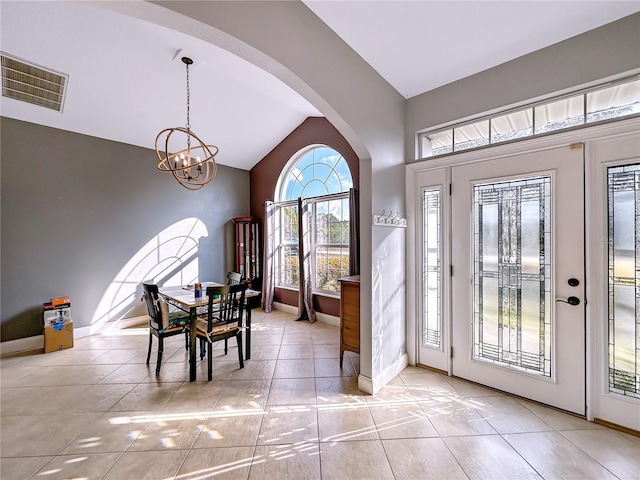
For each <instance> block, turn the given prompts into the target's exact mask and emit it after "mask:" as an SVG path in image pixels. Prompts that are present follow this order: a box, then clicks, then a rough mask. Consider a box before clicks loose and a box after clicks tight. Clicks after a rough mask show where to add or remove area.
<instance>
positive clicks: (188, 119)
mask: <svg viewBox="0 0 640 480" xmlns="http://www.w3.org/2000/svg"><path fill="white" fill-rule="evenodd" d="M186 66H187V124H186V125H185V127H186V128H187V131H188V132H190V131H191V120H190V113H191V108H190V104H191V89H190V88H189V64H188V63H187V64H186ZM187 147H191V135H187Z"/></svg>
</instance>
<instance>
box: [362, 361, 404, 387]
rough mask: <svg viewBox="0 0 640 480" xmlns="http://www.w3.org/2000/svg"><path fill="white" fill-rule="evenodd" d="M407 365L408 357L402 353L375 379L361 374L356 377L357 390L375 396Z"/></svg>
mask: <svg viewBox="0 0 640 480" xmlns="http://www.w3.org/2000/svg"><path fill="white" fill-rule="evenodd" d="M408 365H409V355H408V354H407V353H404V354H403V355H401V356H400V358H398V359H397V360H396V361H395V362H393V363H392V364H391V365H389V366H388V367H387V368H385V369H384V371H383V372H382V375H379V376H378V377H376V378H373V379H371V378H369V377H366V376H364V375H362V374H360V375H358V389H360V390H362V391H363V392H365V393H368V394H369V395H375V394H376V393H378V392H379V391H380V390H382V388H384V386H385V385H386V384H387V383H389V382H390V381H391V380H393V379H394V378H395V377H397V376H398V374H400V372H402V371H403V370H404V369H405V368H406V367H407V366H408Z"/></svg>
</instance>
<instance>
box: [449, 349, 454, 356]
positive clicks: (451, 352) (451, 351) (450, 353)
mask: <svg viewBox="0 0 640 480" xmlns="http://www.w3.org/2000/svg"><path fill="white" fill-rule="evenodd" d="M449 357H450V358H453V347H451V349H450V352H449Z"/></svg>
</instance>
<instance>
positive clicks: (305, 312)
mask: <svg viewBox="0 0 640 480" xmlns="http://www.w3.org/2000/svg"><path fill="white" fill-rule="evenodd" d="M309 227H310V221H309V203H308V202H307V201H306V200H303V199H302V198H298V268H299V271H300V276H299V282H300V284H299V286H298V317H297V318H296V321H297V320H309V323H315V322H316V312H315V310H314V309H313V290H312V288H313V282H312V280H311V242H310V238H311V230H310V228H309Z"/></svg>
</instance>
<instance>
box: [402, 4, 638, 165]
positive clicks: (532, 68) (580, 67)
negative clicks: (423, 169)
mask: <svg viewBox="0 0 640 480" xmlns="http://www.w3.org/2000/svg"><path fill="white" fill-rule="evenodd" d="M638 68H640V13H636V14H633V15H629V16H627V17H624V18H622V19H620V20H618V21H615V22H612V23H609V24H607V25H603V26H602V27H599V28H596V29H594V30H591V31H589V32H586V33H583V34H581V35H577V36H575V37H572V38H570V39H567V40H565V41H563V42H559V43H556V44H555V45H551V46H549V47H547V48H543V49H541V50H538V51H536V52H533V53H530V54H528V55H524V56H522V57H520V58H517V59H515V60H512V61H510V62H506V63H503V64H502V65H498V66H497V67H494V68H491V69H489V70H485V71H484V72H480V73H478V74H476V75H472V76H470V77H467V78H464V79H462V80H459V81H457V82H453V83H450V84H448V85H445V86H443V87H440V88H437V89H435V90H432V91H430V92H426V93H423V94H422V95H418V96H416V97H413V98H411V99H409V100H408V102H407V118H406V147H407V150H406V155H407V159H409V161H412V160H415V156H416V152H415V133H416V132H417V131H419V130H422V129H427V128H430V127H434V126H438V125H442V124H444V123H447V122H453V121H457V120H460V119H463V118H466V117H468V116H473V115H478V114H481V113H484V112H489V111H491V110H494V109H502V108H504V107H507V106H510V105H513V104H517V103H520V102H525V101H529V100H531V99H535V98H538V97H541V96H545V95H549V94H552V93H555V92H561V91H563V90H566V89H572V88H575V87H576V86H582V85H588V84H589V83H592V82H596V81H599V80H602V79H605V78H609V77H612V76H619V75H621V74H624V73H625V72H631V71H634V70H635V69H638Z"/></svg>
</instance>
